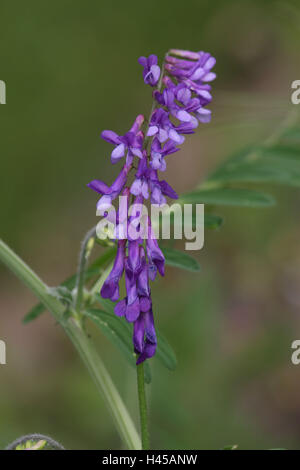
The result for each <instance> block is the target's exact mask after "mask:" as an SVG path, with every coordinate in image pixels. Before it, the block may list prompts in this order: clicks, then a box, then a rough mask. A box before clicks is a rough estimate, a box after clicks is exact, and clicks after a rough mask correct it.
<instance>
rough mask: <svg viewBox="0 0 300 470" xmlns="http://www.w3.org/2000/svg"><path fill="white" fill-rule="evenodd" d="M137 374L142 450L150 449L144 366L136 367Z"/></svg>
mask: <svg viewBox="0 0 300 470" xmlns="http://www.w3.org/2000/svg"><path fill="white" fill-rule="evenodd" d="M136 373H137V387H138V396H139V409H140V422H141V435H142V449H143V450H148V449H150V443H149V431H148V414H147V400H146V390H145V374H144V364H143V363H141V364H139V365H138V366H137V367H136Z"/></svg>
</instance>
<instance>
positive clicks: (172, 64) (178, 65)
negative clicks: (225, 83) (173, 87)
mask: <svg viewBox="0 0 300 470" xmlns="http://www.w3.org/2000/svg"><path fill="white" fill-rule="evenodd" d="M175 53H176V52H174V50H173V54H175ZM176 55H179V54H176ZM192 56H193V57H194V58H195V57H197V59H196V60H195V59H192V60H182V59H177V58H176V57H172V56H167V57H166V61H167V64H166V70H168V72H170V73H171V74H172V75H173V76H175V77H177V78H178V79H183V78H189V79H190V80H192V81H195V82H197V81H199V80H201V81H202V82H211V81H212V80H214V79H215V78H216V74H215V73H214V72H211V69H212V68H213V67H214V66H215V64H216V59H215V58H214V57H212V56H211V54H209V53H208V52H203V51H200V52H196V53H192ZM181 57H182V55H181ZM186 57H187V56H186ZM188 58H189V59H191V55H189V57H188Z"/></svg>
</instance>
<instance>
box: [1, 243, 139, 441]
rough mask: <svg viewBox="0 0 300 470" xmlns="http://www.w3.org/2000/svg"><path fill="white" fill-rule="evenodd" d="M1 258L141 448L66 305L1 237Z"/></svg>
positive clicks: (116, 419)
mask: <svg viewBox="0 0 300 470" xmlns="http://www.w3.org/2000/svg"><path fill="white" fill-rule="evenodd" d="M0 260H1V261H3V263H4V264H5V265H6V266H7V267H8V268H9V269H10V270H11V271H12V272H13V273H14V274H15V275H16V276H17V277H18V278H19V279H20V280H21V281H22V282H23V283H24V284H25V285H26V286H27V287H28V288H29V289H30V290H31V291H32V292H33V293H34V294H35V295H36V296H37V297H38V298H39V300H40V301H41V302H42V303H43V304H44V305H45V307H46V308H47V309H48V310H49V311H50V312H51V313H52V315H53V316H54V318H55V319H56V321H58V322H59V323H60V325H61V326H62V327H63V328H64V330H65V332H66V333H67V335H68V336H69V338H70V339H71V341H72V343H73V345H74V346H75V348H76V349H77V351H78V353H79V354H80V356H81V358H82V360H83V362H84V364H85V366H86V367H87V369H88V371H89V372H90V374H91V376H92V378H93V380H94V382H95V383H96V385H97V388H98V390H99V391H100V392H101V394H102V396H103V398H104V400H105V403H106V405H107V407H108V408H109V410H110V412H111V415H112V417H113V419H114V422H115V425H116V428H117V430H118V432H119V434H120V437H121V438H122V440H123V441H124V443H125V444H126V445H127V447H128V448H129V449H131V450H139V449H141V442H140V438H139V436H138V433H137V431H136V429H135V426H134V424H133V422H132V420H131V417H130V415H129V413H128V411H127V409H126V407H125V405H124V403H123V401H122V398H121V397H120V395H119V392H118V390H117V389H116V387H115V385H114V383H113V381H112V379H111V377H110V375H109V374H108V372H107V371H106V369H105V367H104V365H103V363H102V360H101V359H100V357H99V355H98V353H97V352H96V350H95V349H94V347H93V343H92V342H91V340H90V339H89V338H88V337H87V336H86V334H85V333H84V331H83V330H82V328H81V326H80V325H79V324H78V322H76V321H75V320H74V318H72V317H71V318H69V319H68V320H65V316H64V313H65V306H64V305H63V304H62V303H61V302H60V301H59V300H58V299H56V298H55V297H53V296H52V295H51V294H50V293H49V288H48V287H47V285H46V284H45V283H44V282H43V281H42V280H41V279H40V278H39V277H38V276H37V275H36V274H35V273H34V272H33V271H32V270H31V269H30V267H29V266H28V265H27V264H26V263H25V262H24V261H23V260H22V259H21V258H19V256H17V255H16V253H14V252H13V251H12V250H11V249H10V248H9V247H8V246H7V245H6V244H5V243H4V242H3V241H2V240H0Z"/></svg>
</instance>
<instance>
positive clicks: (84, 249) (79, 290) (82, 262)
mask: <svg viewBox="0 0 300 470" xmlns="http://www.w3.org/2000/svg"><path fill="white" fill-rule="evenodd" d="M95 235H96V227H93V228H92V229H91V230H89V231H88V233H87V234H86V236H85V237H84V239H83V241H82V244H81V250H80V253H79V265H78V271H77V279H76V301H75V310H76V311H77V312H80V309H81V303H82V295H83V287H84V271H85V267H86V263H87V261H88V258H89V256H90V254H91V251H92V247H91V248H90V247H89V243H90V241H93V240H92V239H93V238H95Z"/></svg>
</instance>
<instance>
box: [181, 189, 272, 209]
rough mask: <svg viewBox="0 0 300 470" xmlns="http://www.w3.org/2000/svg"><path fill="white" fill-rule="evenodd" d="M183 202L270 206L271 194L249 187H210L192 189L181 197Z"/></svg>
mask: <svg viewBox="0 0 300 470" xmlns="http://www.w3.org/2000/svg"><path fill="white" fill-rule="evenodd" d="M181 201H182V202H183V203H190V204H213V205H219V206H240V207H266V206H272V205H273V204H274V203H275V200H274V199H273V197H272V196H270V195H268V194H264V193H261V192H258V191H254V190H250V189H240V188H225V187H224V188H217V189H215V188H212V189H203V190H198V191H193V192H191V193H187V194H184V195H183V196H182V197H181Z"/></svg>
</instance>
